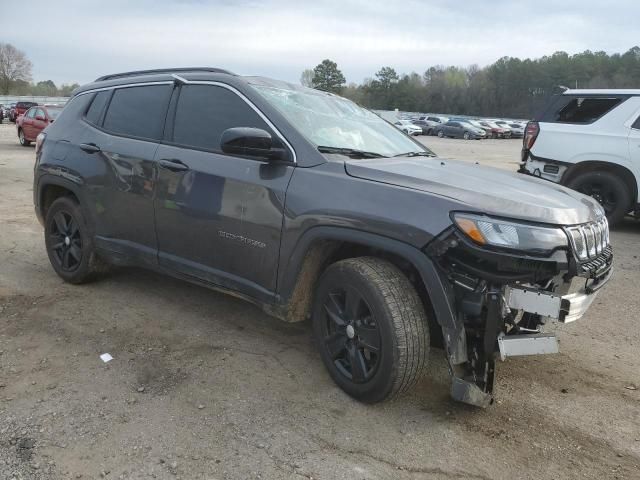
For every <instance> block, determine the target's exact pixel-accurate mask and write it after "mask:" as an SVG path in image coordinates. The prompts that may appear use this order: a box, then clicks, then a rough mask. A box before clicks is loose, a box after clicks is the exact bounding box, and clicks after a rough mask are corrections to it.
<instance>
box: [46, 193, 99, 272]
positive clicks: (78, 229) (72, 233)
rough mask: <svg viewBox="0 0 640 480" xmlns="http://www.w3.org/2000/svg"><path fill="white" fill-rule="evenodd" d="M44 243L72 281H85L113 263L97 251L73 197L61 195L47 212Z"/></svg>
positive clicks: (56, 265) (56, 266)
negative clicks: (100, 255) (105, 259)
mask: <svg viewBox="0 0 640 480" xmlns="http://www.w3.org/2000/svg"><path fill="white" fill-rule="evenodd" d="M44 242H45V246H46V248H47V255H48V256H49V261H50V262H51V266H52V267H53V269H54V270H55V272H56V273H57V274H58V276H60V277H61V278H62V279H63V280H64V281H66V282H69V283H85V282H88V281H91V280H93V279H94V278H95V276H96V275H97V274H98V273H103V272H106V271H107V270H109V266H108V265H107V264H106V263H105V262H103V261H102V260H101V259H100V258H99V257H98V256H97V254H96V252H95V248H94V240H93V237H92V235H91V234H90V228H89V227H88V224H87V221H86V219H85V216H84V213H83V210H82V208H81V207H80V205H79V204H78V202H77V200H76V199H75V198H73V197H71V196H64V197H59V198H57V199H56V200H54V201H53V203H52V204H51V206H49V208H48V209H47V211H46V214H45V221H44Z"/></svg>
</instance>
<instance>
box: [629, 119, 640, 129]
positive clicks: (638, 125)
mask: <svg viewBox="0 0 640 480" xmlns="http://www.w3.org/2000/svg"><path fill="white" fill-rule="evenodd" d="M631 128H635V129H637V130H640V117H638V118H636V121H635V122H633V125H631Z"/></svg>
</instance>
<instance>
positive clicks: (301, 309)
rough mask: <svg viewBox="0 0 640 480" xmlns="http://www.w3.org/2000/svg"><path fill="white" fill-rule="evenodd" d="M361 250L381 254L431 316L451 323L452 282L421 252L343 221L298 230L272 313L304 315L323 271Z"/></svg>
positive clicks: (288, 317) (291, 316)
mask: <svg viewBox="0 0 640 480" xmlns="http://www.w3.org/2000/svg"><path fill="white" fill-rule="evenodd" d="M360 256H374V257H379V258H383V259H385V260H388V261H390V262H391V263H393V264H394V265H396V266H397V267H398V268H400V270H402V271H403V272H404V273H405V275H407V277H408V278H409V280H410V281H411V283H412V284H413V285H414V287H415V288H416V290H417V291H418V294H419V295H420V297H421V298H422V300H423V303H424V305H425V308H426V309H427V312H428V313H432V315H429V317H430V318H433V317H435V319H436V320H437V322H438V324H439V325H441V326H447V327H453V326H455V323H456V321H455V315H454V309H453V306H452V301H451V298H452V293H451V287H450V285H449V283H448V281H447V280H446V279H445V278H444V277H443V275H442V274H441V273H440V271H439V270H438V269H437V267H436V266H435V265H434V263H433V262H432V261H431V260H430V259H429V257H428V256H427V255H426V254H425V253H424V252H422V251H421V250H419V249H417V248H415V247H413V246H412V245H409V244H406V243H403V242H401V241H399V240H394V239H391V238H388V237H384V236H381V235H377V234H372V233H368V232H361V231H358V230H352V229H348V228H341V227H313V228H311V229H309V230H308V231H307V232H305V233H304V234H303V235H302V236H301V238H300V239H299V240H298V243H297V244H296V246H295V248H294V249H293V252H292V254H291V255H289V256H288V258H289V261H288V262H287V263H286V264H285V265H284V266H283V268H282V273H281V275H280V276H279V281H278V298H279V301H280V302H279V304H280V306H281V310H280V311H279V312H272V313H274V314H276V315H277V316H278V317H280V318H282V319H283V320H285V321H288V322H297V321H302V320H305V319H306V318H308V316H309V315H310V311H311V306H312V304H313V295H314V291H315V288H314V287H315V284H316V282H317V280H318V278H319V277H320V275H322V272H324V270H325V269H326V268H327V267H328V266H329V265H331V264H332V263H334V262H336V261H339V260H343V259H345V258H354V257H360ZM430 327H433V325H431V326H430ZM437 330H438V331H439V330H440V329H437Z"/></svg>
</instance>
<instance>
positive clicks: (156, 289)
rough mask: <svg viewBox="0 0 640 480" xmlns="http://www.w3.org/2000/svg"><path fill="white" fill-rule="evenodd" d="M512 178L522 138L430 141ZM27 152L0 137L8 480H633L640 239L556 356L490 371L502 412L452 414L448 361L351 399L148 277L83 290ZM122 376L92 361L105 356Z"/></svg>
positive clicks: (131, 274) (191, 294)
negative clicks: (60, 253)
mask: <svg viewBox="0 0 640 480" xmlns="http://www.w3.org/2000/svg"><path fill="white" fill-rule="evenodd" d="M425 141H426V143H427V144H428V145H430V146H431V147H432V148H433V149H434V150H435V151H436V152H438V153H440V154H441V155H442V156H445V157H458V158H463V159H468V160H473V161H475V160H477V161H479V162H480V163H489V164H493V165H495V166H500V167H503V168H508V169H515V168H516V167H515V166H516V164H517V161H518V158H519V149H520V141H517V140H484V141H464V140H449V139H437V138H433V137H431V138H428V139H425ZM33 159H34V152H33V148H23V147H21V146H19V145H18V143H17V138H16V136H15V129H14V126H13V125H12V124H11V125H8V124H7V123H6V122H5V123H4V124H3V125H0V193H1V194H2V200H1V202H0V478H2V479H11V478H15V479H68V478H82V479H97V478H112V479H145V478H158V479H174V478H182V479H185V480H187V479H188V480H191V479H222V478H241V479H247V478H264V479H272V478H275V479H278V478H316V479H343V478H344V479H418V478H429V479H445V478H446V479H451V478H455V479H519V478H522V479H536V480H538V479H558V478H562V479H565V478H576V479H577V478H594V479H602V478H636V479H637V478H640V414H639V412H640V409H639V407H640V390H636V387H640V358H639V356H638V352H639V347H640V333H639V329H638V324H637V323H638V312H640V294H639V289H638V285H639V284H640V259H639V258H638V255H640V253H639V251H638V240H639V239H640V223H635V222H632V221H629V222H627V223H626V224H625V225H623V226H622V227H621V228H619V229H618V230H617V231H615V232H614V233H613V235H612V238H613V243H614V247H615V248H616V255H617V260H616V270H617V271H616V274H615V277H614V279H613V280H612V281H611V283H610V284H609V285H608V286H607V287H606V288H605V289H604V290H603V291H602V292H601V294H600V296H599V297H598V299H597V300H596V302H594V305H593V306H592V307H591V310H590V311H589V313H588V315H587V316H586V317H585V318H583V319H582V320H581V321H580V322H578V323H576V324H573V325H567V326H557V327H555V330H557V332H558V335H559V338H560V341H561V350H562V353H561V354H560V355H557V356H548V357H537V358H522V359H515V360H509V361H508V362H505V363H500V364H499V365H498V369H497V374H498V381H497V387H496V394H497V398H498V402H497V403H496V404H495V405H494V406H492V407H490V408H489V409H487V410H477V409H473V408H470V407H466V406H464V405H460V404H455V403H453V402H451V401H450V400H449V394H448V387H449V381H448V375H447V372H446V366H445V362H444V360H443V356H442V352H439V351H435V352H434V353H433V354H432V358H431V366H432V367H431V368H432V374H431V375H430V377H429V378H428V379H426V380H425V381H424V382H422V383H421V384H420V385H419V386H418V388H417V389H416V390H415V391H414V392H413V393H412V394H411V395H410V396H408V397H404V398H402V399H400V400H397V401H395V402H391V403H385V404H380V405H374V406H366V405H363V404H360V403H357V402H355V401H353V400H351V399H350V398H349V397H347V396H346V395H345V394H343V393H342V392H341V391H340V390H339V389H338V388H337V387H336V386H335V385H334V384H333V382H332V381H331V379H330V378H329V376H328V374H327V373H326V372H325V370H324V368H323V366H322V363H321V361H320V358H319V356H318V355H317V353H316V352H315V350H314V349H313V348H312V343H311V332H310V328H309V325H308V324H307V323H303V324H296V325H287V324H282V323H279V322H278V321H277V320H273V319H271V318H269V317H267V316H266V315H264V314H263V313H261V312H260V311H259V310H258V309H257V308H255V307H253V306H251V305H249V304H246V303H243V302H242V301H240V300H237V299H234V298H230V297H226V296H223V295H221V294H218V293H215V292H212V291H208V290H205V289H203V288H199V287H195V286H192V285H189V284H186V283H181V282H179V281H177V280H173V279H171V278H166V277H161V276H159V275H156V274H153V273H149V272H144V271H140V270H121V271H118V272H116V273H114V274H112V275H110V276H109V277H107V278H105V279H104V280H101V281H99V282H96V283H93V284H90V285H86V286H71V285H66V284H64V283H63V282H62V281H61V280H60V279H59V278H58V277H57V276H56V275H55V274H54V272H53V270H52V269H51V268H50V266H49V262H48V260H47V256H46V253H45V250H44V242H43V239H42V228H41V226H40V225H39V224H38V222H37V220H36V218H35V216H34V214H33V205H32V192H31V191H32V175H33ZM105 352H108V353H110V354H111V355H113V357H114V360H113V361H111V362H110V363H108V364H103V362H102V361H101V360H100V358H99V355H100V354H102V353H105Z"/></svg>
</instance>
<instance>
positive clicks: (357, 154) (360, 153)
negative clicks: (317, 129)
mask: <svg viewBox="0 0 640 480" xmlns="http://www.w3.org/2000/svg"><path fill="white" fill-rule="evenodd" d="M318 151H319V152H322V153H337V154H339V155H346V156H347V157H351V158H385V156H384V155H382V154H381V153H376V152H365V151H364V150H357V149H355V148H342V147H327V146H325V145H320V146H319V147H318Z"/></svg>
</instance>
